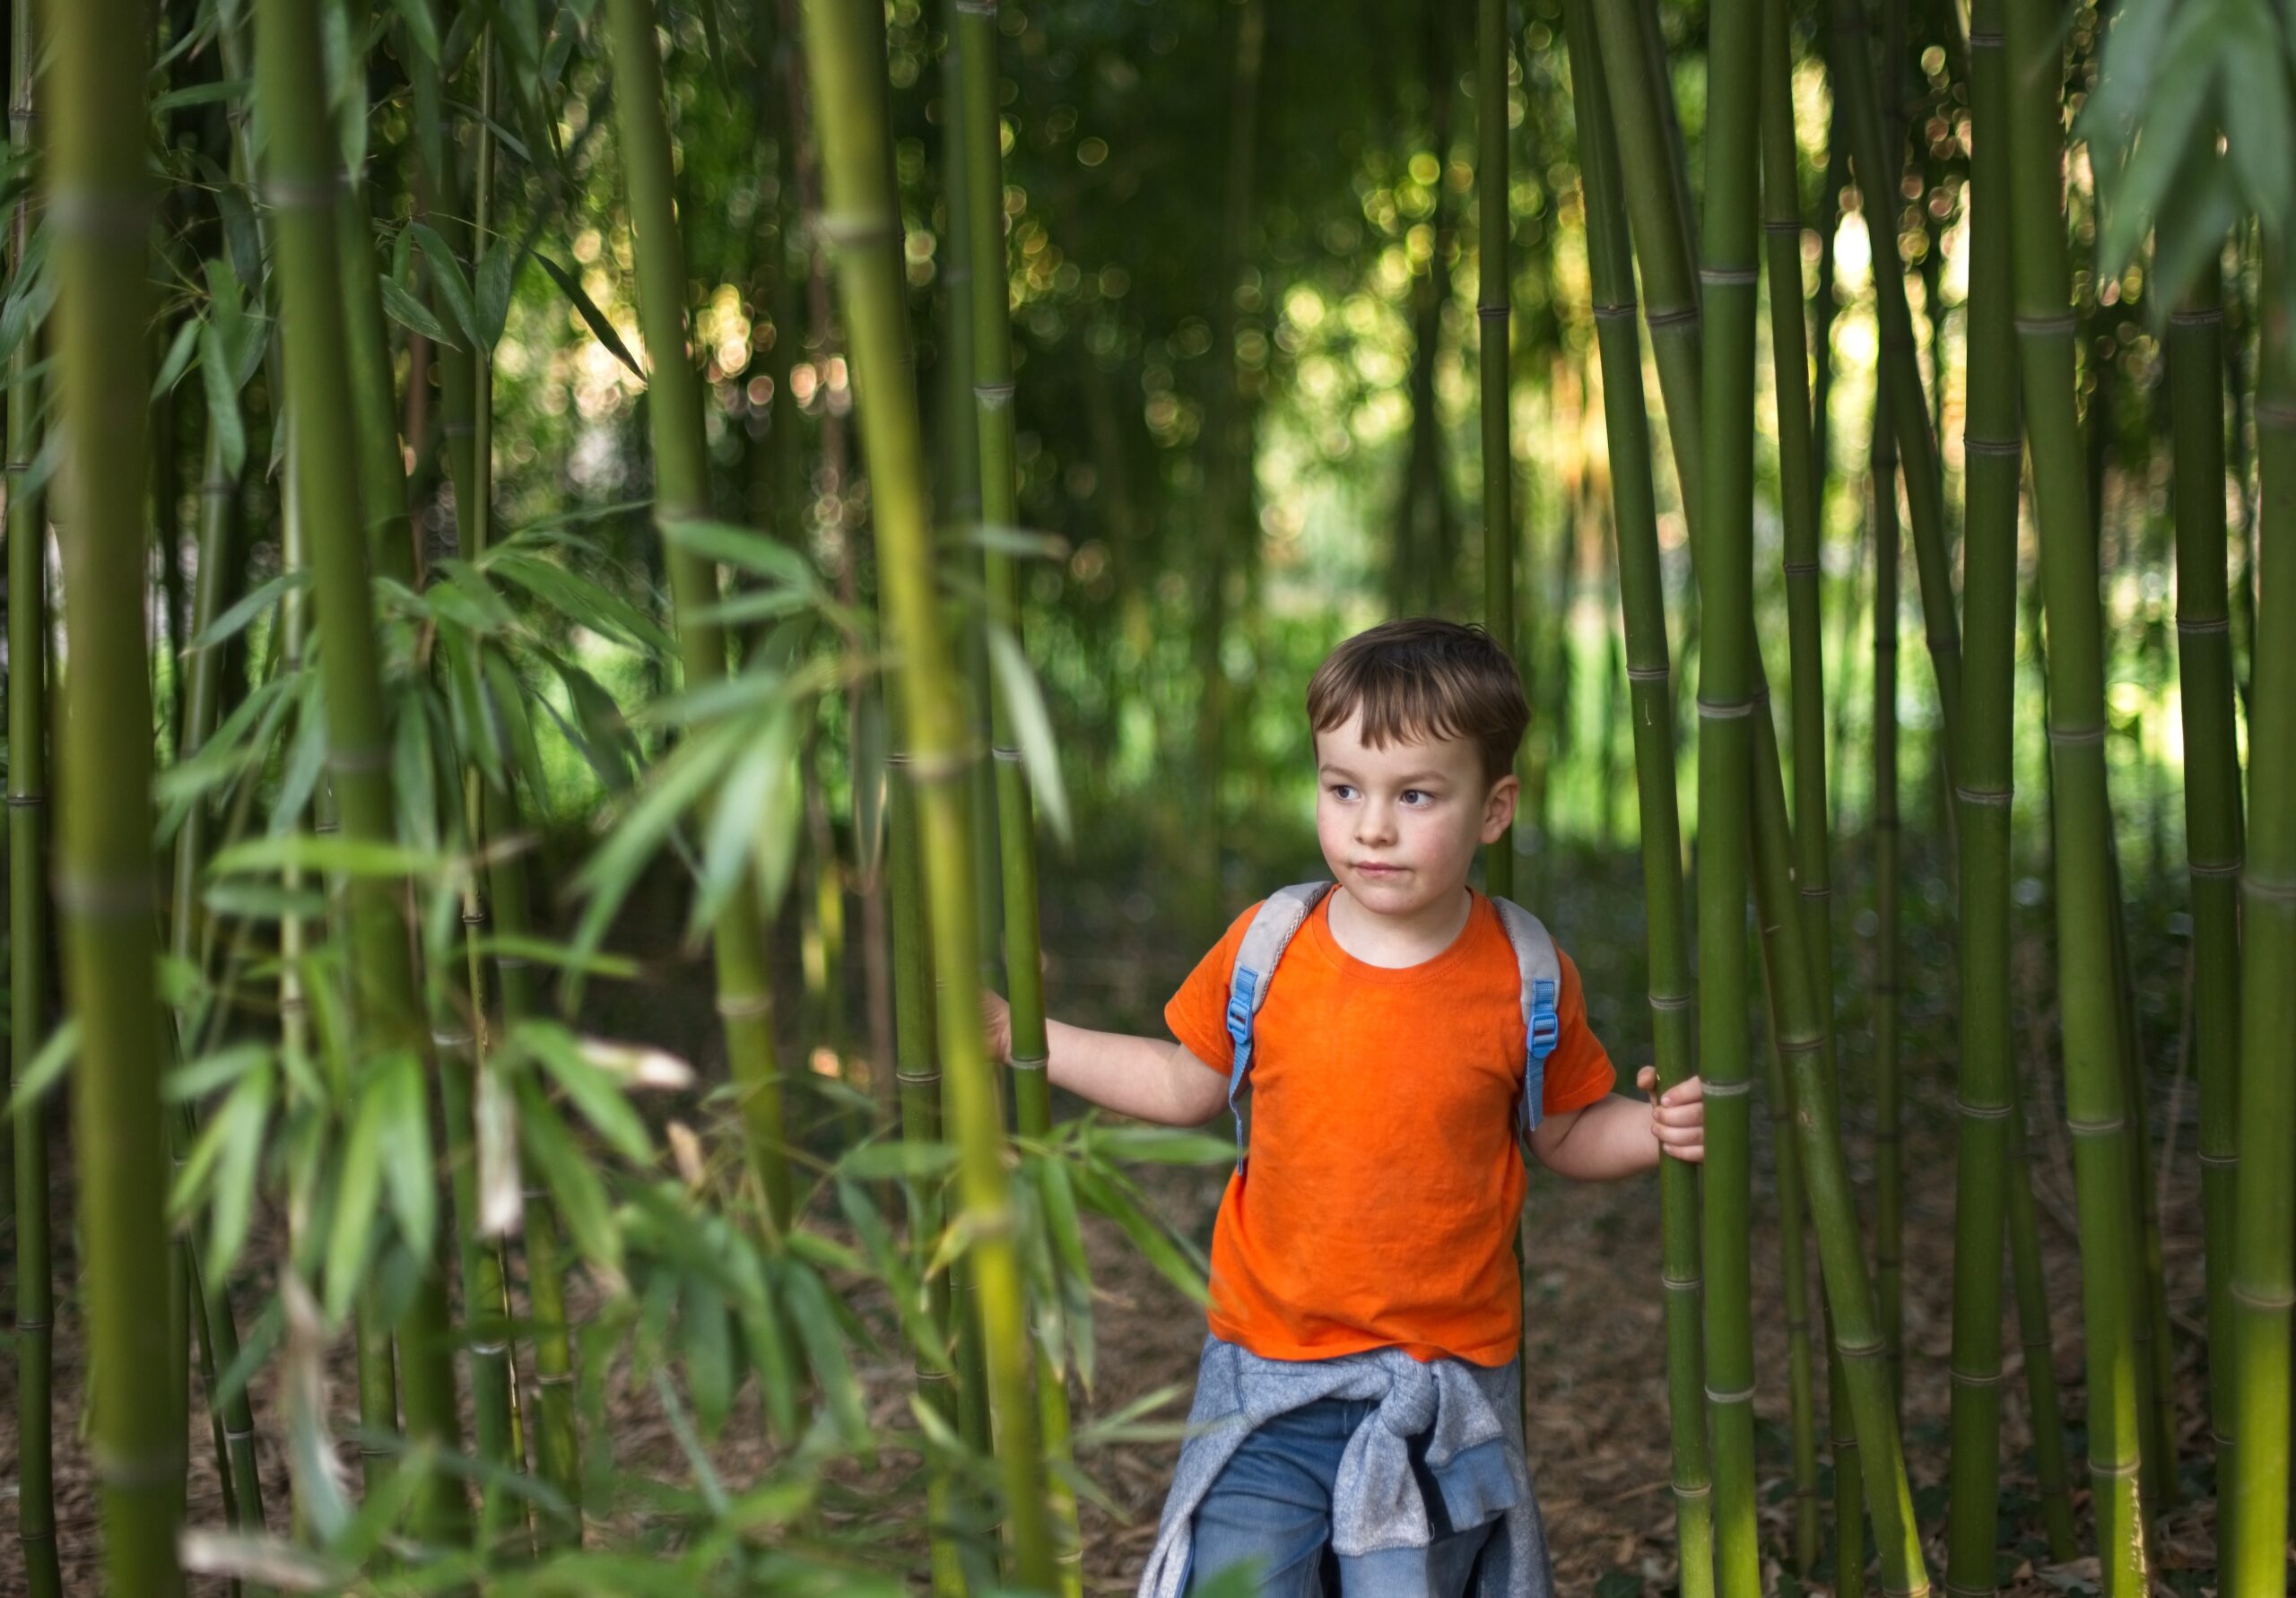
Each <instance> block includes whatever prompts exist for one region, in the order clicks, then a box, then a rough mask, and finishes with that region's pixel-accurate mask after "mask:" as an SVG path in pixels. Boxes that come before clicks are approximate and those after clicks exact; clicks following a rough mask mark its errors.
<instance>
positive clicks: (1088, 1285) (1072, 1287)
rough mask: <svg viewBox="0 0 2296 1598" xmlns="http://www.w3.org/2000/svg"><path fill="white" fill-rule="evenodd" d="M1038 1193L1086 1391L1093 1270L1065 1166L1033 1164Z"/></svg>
mask: <svg viewBox="0 0 2296 1598" xmlns="http://www.w3.org/2000/svg"><path fill="white" fill-rule="evenodd" d="M1036 1173H1037V1191H1038V1194H1039V1202H1040V1203H1041V1204H1042V1206H1043V1213H1044V1224H1045V1230H1046V1231H1047V1232H1048V1234H1049V1235H1050V1238H1051V1241H1052V1249H1053V1255H1054V1257H1055V1259H1056V1260H1057V1261H1058V1263H1059V1266H1060V1290H1061V1297H1062V1299H1063V1301H1064V1303H1065V1307H1066V1309H1067V1312H1068V1339H1069V1350H1070V1352H1071V1353H1072V1354H1073V1355H1074V1359H1075V1362H1076V1376H1077V1379H1078V1380H1080V1381H1082V1382H1083V1385H1084V1389H1085V1391H1087V1392H1090V1391H1091V1386H1092V1367H1093V1355H1094V1340H1093V1334H1092V1267H1091V1261H1090V1259H1089V1258H1088V1257H1087V1256H1086V1255H1085V1253H1084V1229H1083V1224H1082V1223H1081V1222H1080V1221H1079V1220H1078V1219H1077V1214H1076V1190H1075V1187H1074V1185H1073V1184H1072V1183H1071V1182H1070V1181H1069V1178H1068V1166H1067V1163H1066V1162H1065V1160H1062V1159H1040V1160H1039V1161H1037V1162H1036Z"/></svg>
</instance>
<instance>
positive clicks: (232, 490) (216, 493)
mask: <svg viewBox="0 0 2296 1598" xmlns="http://www.w3.org/2000/svg"><path fill="white" fill-rule="evenodd" d="M8 469H9V470H10V471H12V472H13V471H14V470H15V469H16V468H15V467H13V466H11V467H9V468H8ZM238 492H239V484H238V483H236V482H223V481H220V480H219V481H215V482H203V483H201V484H200V485H199V495H200V498H201V499H230V498H231V497H232V496H233V495H234V494H236V493H238Z"/></svg>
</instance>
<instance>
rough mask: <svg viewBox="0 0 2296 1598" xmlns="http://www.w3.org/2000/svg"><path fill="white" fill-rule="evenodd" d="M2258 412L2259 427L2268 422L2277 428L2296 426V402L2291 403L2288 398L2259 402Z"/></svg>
mask: <svg viewBox="0 0 2296 1598" xmlns="http://www.w3.org/2000/svg"><path fill="white" fill-rule="evenodd" d="M2256 412H2257V426H2258V427H2263V426H2265V425H2266V423H2269V424H2271V425H2272V426H2274V427H2275V428H2282V427H2296V404H2289V403H2288V402H2287V401H2286V400H2266V401H2262V402H2259V403H2258V404H2257V408H2256Z"/></svg>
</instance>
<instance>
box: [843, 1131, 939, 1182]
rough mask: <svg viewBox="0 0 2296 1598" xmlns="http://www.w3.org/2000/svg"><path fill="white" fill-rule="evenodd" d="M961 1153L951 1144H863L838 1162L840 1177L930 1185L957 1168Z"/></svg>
mask: <svg viewBox="0 0 2296 1598" xmlns="http://www.w3.org/2000/svg"><path fill="white" fill-rule="evenodd" d="M956 1164H957V1151H956V1147H955V1145H953V1144H951V1143H944V1142H918V1141H912V1140H910V1139H908V1138H903V1139H900V1141H898V1142H873V1143H861V1144H858V1145H857V1146H855V1147H854V1148H851V1149H848V1150H847V1151H846V1152H845V1153H844V1154H843V1155H842V1156H841V1157H840V1158H839V1159H838V1162H837V1174H838V1177H839V1178H840V1179H841V1180H843V1181H847V1182H886V1181H891V1180H894V1179H896V1178H899V1179H902V1180H916V1181H929V1180H933V1179H935V1178H937V1177H944V1176H946V1175H947V1174H948V1173H949V1172H950V1171H952V1170H954V1169H955V1168H956Z"/></svg>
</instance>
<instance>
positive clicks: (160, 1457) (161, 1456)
mask: <svg viewBox="0 0 2296 1598" xmlns="http://www.w3.org/2000/svg"><path fill="white" fill-rule="evenodd" d="M93 1452H94V1454H95V1456H96V1478H97V1480H99V1481H101V1482H102V1483H103V1484H104V1485H105V1486H107V1487H114V1488H118V1489H122V1490H124V1491H127V1492H140V1491H142V1490H143V1489H146V1488H152V1487H163V1486H166V1485H168V1484H170V1483H175V1484H177V1485H180V1484H181V1483H182V1481H183V1466H182V1465H181V1463H179V1462H178V1460H177V1459H176V1457H175V1455H173V1454H172V1453H171V1452H170V1451H169V1450H167V1449H165V1448H162V1449H160V1450H159V1451H158V1452H156V1453H152V1454H147V1455H142V1456H141V1457H138V1458H135V1459H121V1458H118V1457H117V1456H115V1455H108V1454H106V1453H105V1452H104V1449H103V1445H102V1444H100V1443H98V1444H97V1445H96V1446H95V1448H94V1450H93Z"/></svg>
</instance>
